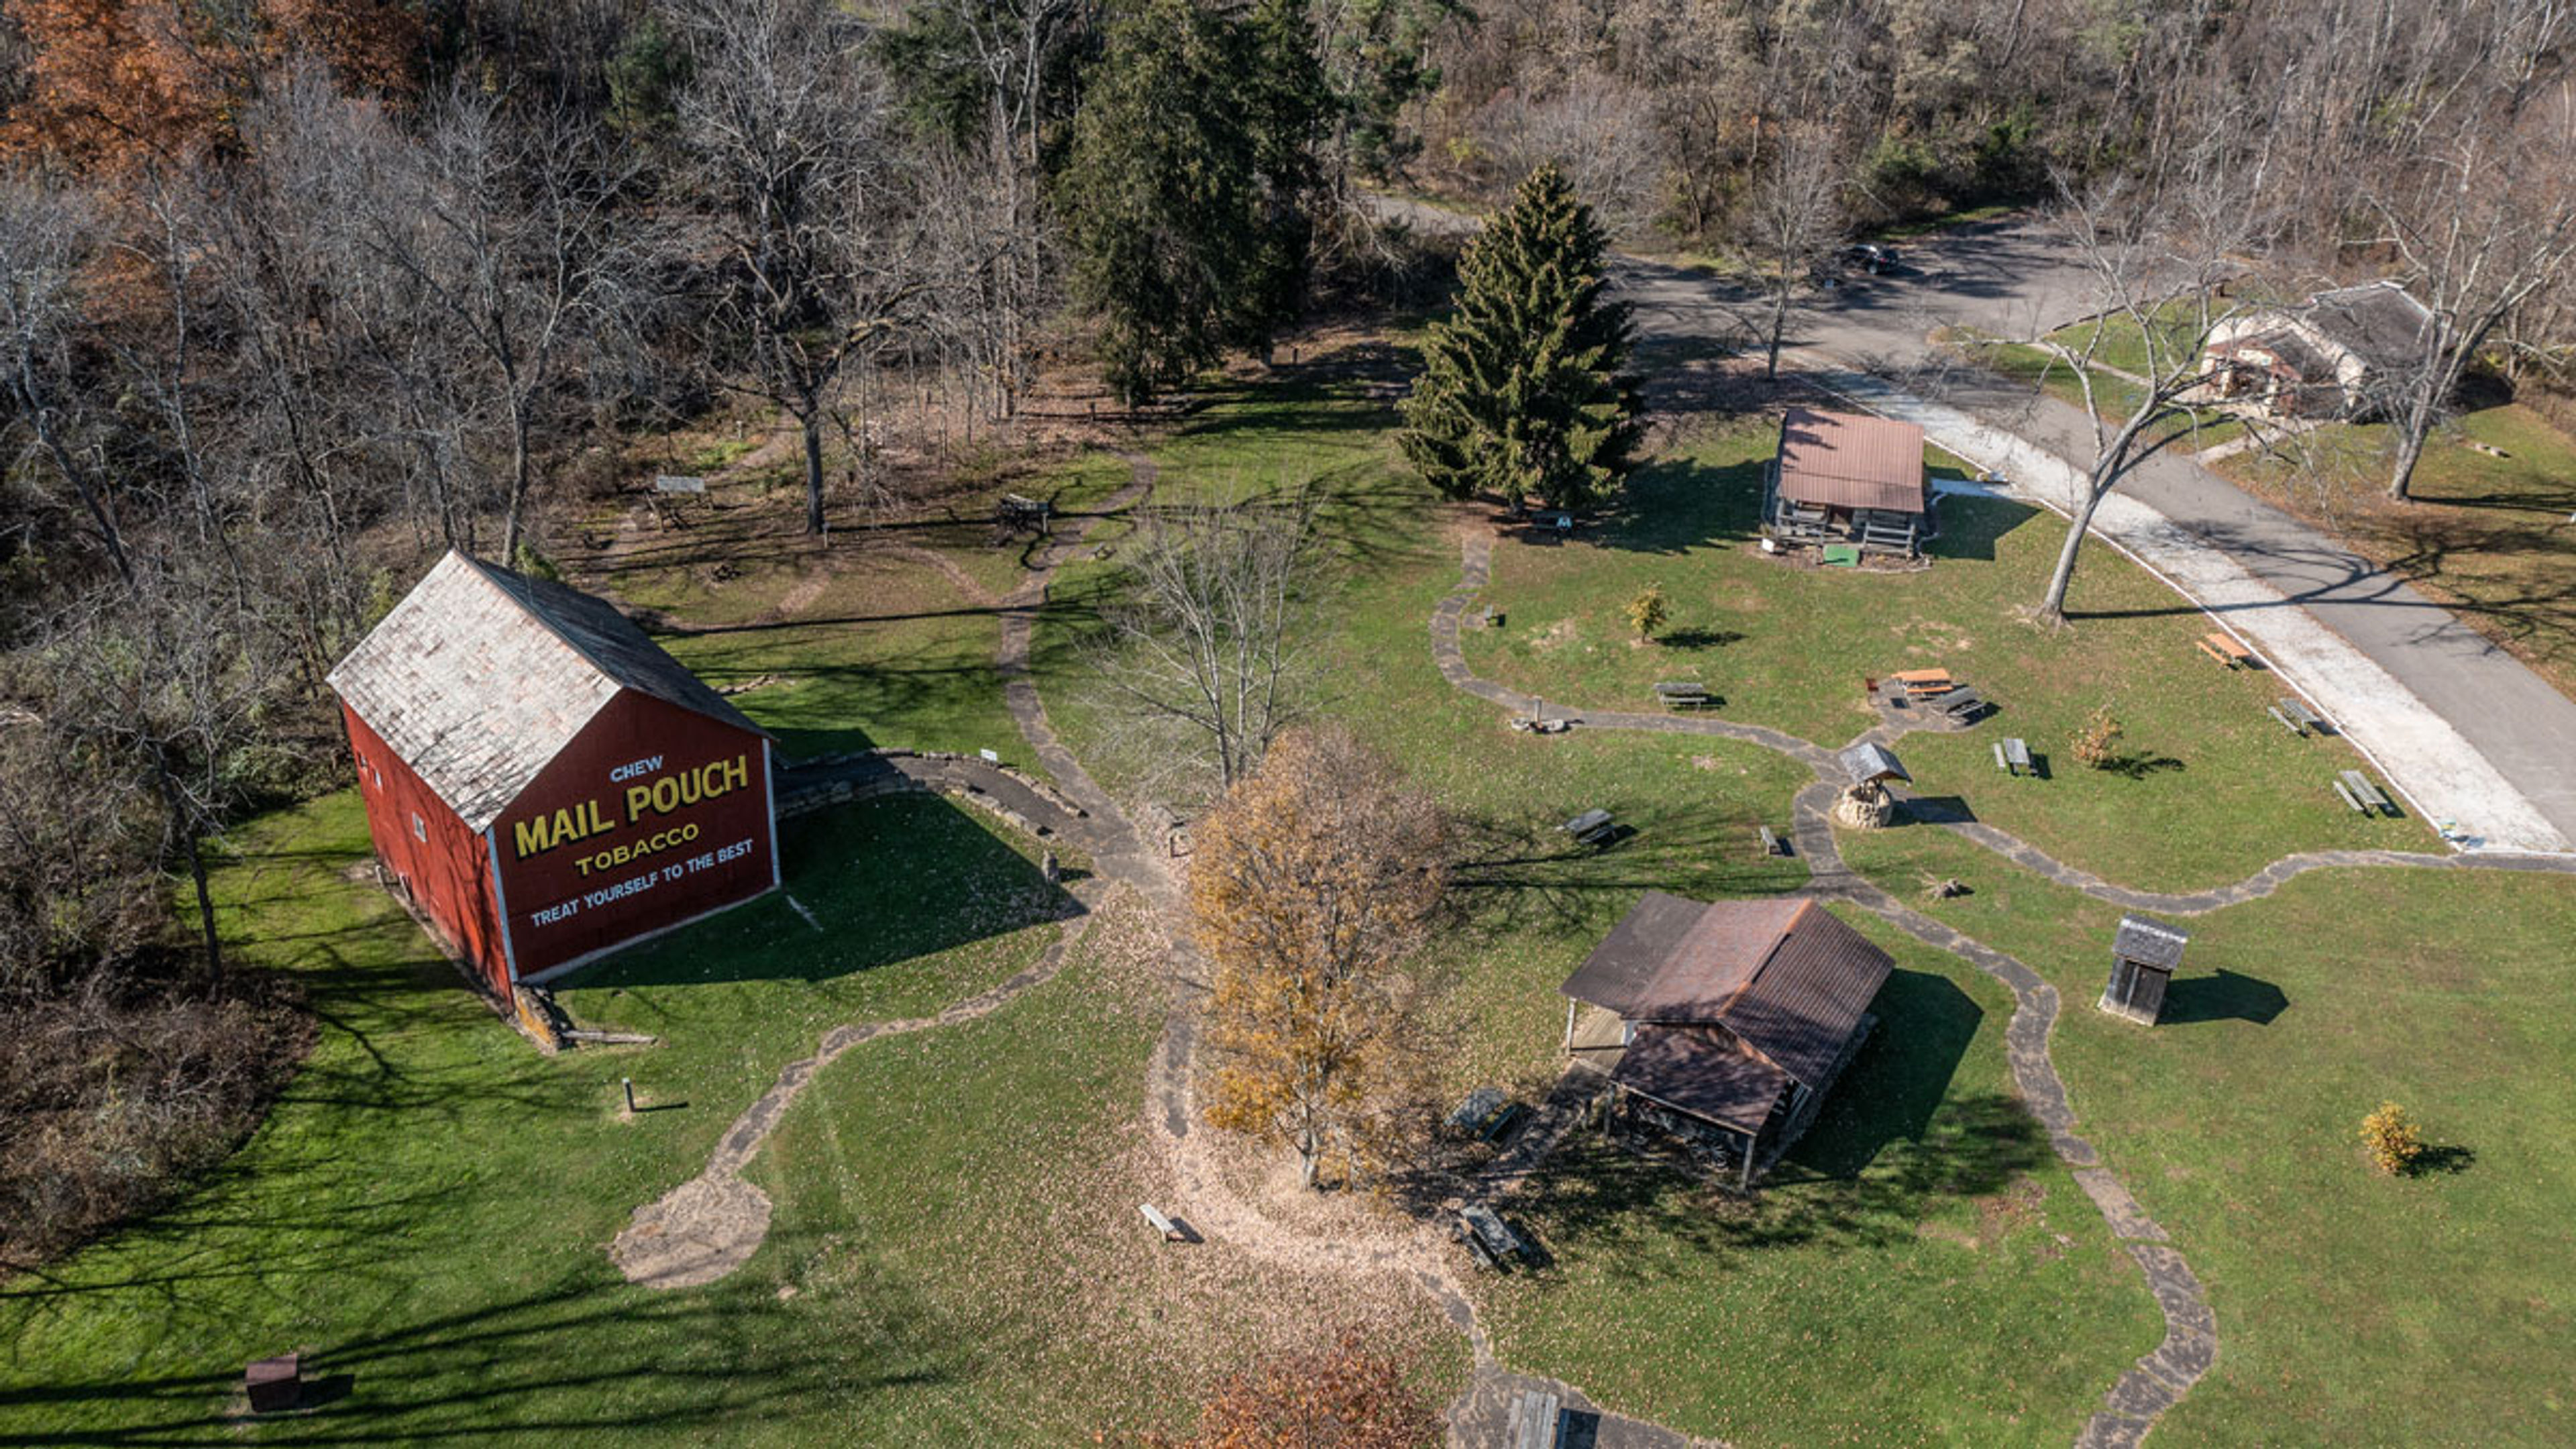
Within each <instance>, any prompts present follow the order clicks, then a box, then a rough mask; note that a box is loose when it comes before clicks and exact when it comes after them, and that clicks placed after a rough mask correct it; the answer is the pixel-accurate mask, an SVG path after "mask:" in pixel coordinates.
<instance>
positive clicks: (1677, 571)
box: [1465, 426, 2431, 890]
mask: <svg viewBox="0 0 2576 1449" xmlns="http://www.w3.org/2000/svg"><path fill="white" fill-rule="evenodd" d="M1769 439H1770V432H1769V430H1768V429H1767V428H1764V427H1761V426H1750V427H1743V428H1739V429H1735V430H1732V431H1729V432H1726V433H1724V434H1721V435H1720V436H1717V437H1715V438H1713V439H1710V440H1708V441H1706V442H1704V443H1702V444H1700V445H1698V446H1696V447H1694V448H1693V449H1691V450H1690V451H1689V452H1688V453H1686V454H1684V455H1682V456H1679V457H1674V458H1668V459H1664V460H1660V461H1658V462H1657V463H1656V464H1655V465H1654V466H1653V467H1651V468H1648V469H1646V470H1644V471H1642V472H1641V473H1639V474H1638V475H1637V477H1636V478H1634V479H1633V480H1632V481H1631V484H1630V503H1629V505H1628V507H1627V508H1626V509H1625V510H1623V512H1622V513H1621V514H1620V515H1619V516H1618V517H1617V518H1615V519H1613V520H1611V521H1610V522H1609V523H1608V524H1607V525H1606V526H1603V527H1601V528H1599V529H1597V530H1594V531H1592V532H1591V533H1589V534H1588V535H1578V536H1577V538H1576V539H1575V540H1574V541H1573V542H1570V543H1557V542H1553V541H1542V542H1524V541H1519V540H1516V539H1510V538H1506V539H1505V540H1503V541H1501V542H1498V543H1497V544H1496V546H1495V564H1494V574H1495V582H1494V585H1493V587H1492V588H1491V589H1490V590H1488V592H1487V595H1486V598H1487V601H1488V602H1490V603H1491V604H1492V605H1493V606H1494V607H1496V608H1498V609H1501V610H1502V611H1503V615H1504V620H1503V626H1502V627H1501V628H1500V629H1495V630H1484V629H1470V630H1469V631H1468V632H1467V634H1466V636H1465V644H1466V650H1467V658H1468V662H1469V663H1470V664H1471V665H1472V666H1473V667H1474V668H1475V670H1476V672H1477V673H1479V674H1481V675H1484V676H1486V677H1488V678H1492V679H1498V680H1501V681H1503V682H1505V683H1507V684H1510V685H1512V686H1514V687H1516V688H1519V689H1522V690H1525V691H1528V692H1530V693H1534V694H1537V695H1540V696H1541V697H1543V698H1546V699H1548V700H1551V701H1555V702H1561V703H1562V704H1563V705H1565V706H1566V707H1567V708H1569V709H1572V710H1575V711H1577V712H1579V711H1580V710H1581V709H1583V708H1586V707H1593V708H1610V709H1626V710H1651V709H1653V707H1654V698H1653V692H1652V686H1653V685H1654V683H1655V682H1656V681H1658V680H1666V679H1695V680H1700V681H1703V682H1705V683H1706V684H1707V685H1708V686H1709V688H1710V690H1711V691H1712V692H1713V693H1715V694H1718V695H1721V696H1723V698H1724V705H1723V708H1722V710H1721V711H1720V714H1721V715H1722V717H1724V718H1727V719H1733V720H1741V721H1746V722H1749V723H1755V724H1765V725H1770V726H1773V727H1774V728H1778V729H1785V730H1788V731H1789V732H1791V733H1793V734H1797V735H1800V736H1803V737H1805V738H1807V739H1811V740H1814V741H1816V742H1817V743H1819V744H1824V745H1827V746H1830V747H1837V748H1838V747H1840V746H1841V745H1842V744H1844V743H1845V742H1847V741H1849V740H1850V739H1851V738H1852V737H1853V736H1855V735H1857V734H1859V733H1860V732H1861V731H1862V730H1864V729H1867V728H1869V726H1870V725H1871V724H1872V723H1873V722H1874V721H1875V719H1876V716H1875V715H1874V714H1872V713H1871V712H1870V711H1869V709H1868V707H1867V705H1866V704H1865V703H1864V701H1863V696H1862V694H1861V688H1860V683H1861V680H1862V679H1863V678H1864V677H1881V678H1883V677H1885V676H1887V675H1889V674H1891V673H1894V672H1896V671H1897V670H1900V669H1916V668H1925V667H1932V666H1939V667H1942V668H1947V669H1949V670H1951V671H1952V672H1953V673H1954V674H1956V675H1958V676H1959V677H1961V678H1963V679H1967V680H1969V681H1971V682H1973V683H1974V684H1975V685H1976V686H1977V688H1978V689H1979V691H1980V692H1981V693H1983V694H1984V695H1985V696H1986V698H1988V699H1989V700H1992V701H1993V702H1994V703H1995V704H1996V705H1997V706H1998V712H1997V713H1996V714H1994V715H1993V716H1991V717H1989V718H1988V719H1987V720H1986V721H1985V722H1983V723H1981V724H1979V725H1977V726H1976V727H1975V728H1974V729H1973V730H1969V731H1966V732H1964V733H1958V734H1947V735H1935V734H1916V735H1909V736H1908V737H1906V738H1905V739H1903V740H1900V741H1899V742H1898V744H1897V746H1896V749H1897V753H1898V755H1899V757H1900V758H1902V759H1903V760H1904V761H1905V763H1906V765H1907V767H1908V768H1909V769H1910V770H1912V772H1913V773H1914V775H1915V777H1916V785H1917V788H1918V789H1919V790H1920V791H1921V792H1922V793H1924V794H1926V795H1930V796H1938V797H1944V798H1947V799H1952V800H1954V801H1955V802H1957V803H1960V804H1963V805H1964V806H1965V808H1966V809H1968V810H1969V811H1970V812H1972V813H1973V814H1974V815H1975V816H1976V817H1977V818H1979V819H1983V820H1986V821H1988V822H1990V823H1992V824H1994V825H1996V826H1998V827H2000V828H2002V829H2004V830H2008V831H2011V832H2012V833H2014V834H2016V835H2020V836H2022V837H2023V838H2025V839H2027V840H2029V841H2031V842H2032V843H2033V844H2035V845H2038V846H2039V847H2040V848H2042V849H2043V850H2046V851H2048V852H2049V853H2051V854H2053V855H2055V856H2057V857H2059V858H2060V859H2063V860H2066V861H2068V862H2070V863H2072V864H2075V865H2078V866H2080V867H2082V868H2084V869H2087V870H2091V871H2094V872H2096V873H2097V874H2100V875H2102V876H2104V877H2107V878H2109V879H2112V880H2116V881H2119V882H2121V883H2123V884H2127V885H2134V886H2138V887H2140V888H2143V889H2151V890H2163V889H2191V888H2196V887H2201V886H2209V885H2215V884H2218V883H2220V882H2222V881H2227V880H2234V879H2236V878H2238V877H2241V876H2244V875H2247V874H2250V873H2252V872H2253V871H2255V870H2257V869H2259V868H2260V867H2261V866H2262V865H2263V864H2264V863H2266V862H2268V861H2270V860H2272V859H2273V858H2275V857H2277V856H2280V855H2284V854H2287V853H2289V852H2291V851H2295V850H2305V849H2318V848H2326V847H2338V846H2356V847H2377V846H2391V847H2397V846H2405V847H2421V846H2424V845H2427V844H2429V843H2430V842H2431V834H2430V831H2429V830H2428V829H2426V828H2425V827H2424V826H2423V825H2422V824H2420V823H2418V822H2414V821H2387V820H2372V821H2361V820H2356V819H2355V818H2353V816H2352V814H2351V812H2350V811H2349V810H2347V809H2345V808H2344V807H2343V805H2342V804H2341V802H2339V801H2338V800H2337V799H2336V798H2335V796H2334V794H2333V792H2332V790H2331V788H2330V786H2329V781H2331V780H2332V778H2333V775H2334V772H2335V770H2337V769H2339V768H2346V767H2350V766H2352V765H2354V764H2356V763H2357V761H2356V760H2355V759H2354V758H2353V756H2352V754H2351V752H2350V750H2349V749H2347V748H2346V747H2345V746H2344V745H2342V744H2341V743H2340V742H2337V741H2318V740H2301V739H2298V738H2295V737H2293V736H2292V735H2290V734H2289V733H2288V732H2287V731H2285V730H2283V729H2282V728H2281V727H2280V726H2279V725H2278V724H2277V723H2275V722H2274V721H2273V720H2272V719H2271V717H2270V716H2269V715H2267V714H2266V713H2265V712H2264V710H2265V707H2266V706H2268V705H2269V704H2270V703H2271V702H2272V700H2273V699H2274V698H2276V697H2277V696H2278V695H2279V694H2280V692H2281V691H2280V687H2279V683H2278V681H2277V680H2275V679H2273V678H2272V677H2271V676H2270V675H2268V674H2265V673H2261V672H2257V671H2245V672H2230V671H2227V670H2224V669H2221V668H2219V667H2218V666H2216V665H2215V664H2212V663H2211V662H2210V661H2209V660H2208V659H2206V658H2205V657H2203V656H2202V655H2201V654H2200V653H2199V652H2198V651H2197V650H2196V649H2194V648H2193V646H2192V641H2193V640H2194V639H2195V638H2196V637H2197V636H2199V635H2200V634H2203V633H2206V632H2207V631H2208V629H2209V627H2210V626H2209V623H2208V620H2207V619H2206V618H2205V617H2203V616H2202V615H2201V614H2200V613H2199V612H2198V611H2197V610H2196V609H2193V608H2192V607H2191V606H2190V605H2189V604H2188V603H2186V602H2185V601H2183V600H2181V599H2179V598H2177V597H2175V596H2174V594H2173V593H2172V592H2171V591H2170V590H2168V589H2167V588H2165V586H2164V585H2163V584H2161V583H2159V582H2157V581H2156V580H2155V579H2154V578H2153V577H2151V576H2150V575H2148V574H2146V573H2144V572H2142V571H2141V570H2139V569H2137V568H2135V567H2134V566H2132V565H2131V564H2129V563H2128V562H2127V561H2126V560H2125V559H2123V558H2121V557H2120V556H2119V555H2118V554H2116V553H2113V552H2111V551H2110V550H2107V549H2095V550H2093V551H2091V552H2090V553H2088V554H2087V555H2086V558H2085V561H2084V562H2083V564H2082V565H2081V566H2080V567H2079V569H2078V570H2077V573H2076V578H2075V586H2074V589H2073V591H2072V592H2071V593H2070V595H2069V597H2068V606H2069V610H2070V613H2071V614H2072V615H2073V616H2074V617H2075V619H2076V623H2075V625H2074V627H2072V628H2071V629H2067V630H2064V631H2060V632H2053V633H2052V632H2049V631H2045V630H2042V629H2039V628H2037V627H2035V626H2033V625H2031V624H2029V623H2027V622H2025V620H2024V618H2023V616H2022V614H2021V611H2022V610H2023V609H2025V608H2027V606H2028V605H2030V604H2031V603H2032V602H2034V601H2036V600H2037V599H2038V597H2039V595H2040V592H2041V589H2042V586H2043V585H2044V584H2045V582H2046V580H2047V576H2048V570H2049V568H2050V567H2051V565H2052V564H2053V563H2054V562H2055V558H2056V553H2057V548H2058V545H2059V543H2060V542H2061V541H2062V540H2063V539H2064V537H2065V532H2064V528H2065V525H2064V524H2063V523H2062V522H2061V521H2060V520H2058V519H2057V518H2056V517H2055V516H2054V515H2051V514H2046V513H2042V512H2039V511H2037V510H2035V509H2032V508H2029V507H2027V506H2025V505H2021V504H2016V503H2008V502H2002V501H1996V500H1986V499H1976V498H1969V497H1964V496H1953V497H1950V498H1947V499H1945V500H1943V502H1942V504H1941V519H1942V536H1941V537H1940V538H1939V539H1938V540H1937V541H1936V542H1935V543H1934V544H1933V546H1932V549H1931V552H1932V555H1933V557H1934V560H1935V561H1934V563H1933V566H1932V567H1931V568H1930V569H1928V570H1925V571H1922V572H1919V573H1879V572H1868V571H1860V570H1848V569H1808V568H1800V567H1793V566H1791V565H1788V564H1786V563H1784V562H1782V561H1781V560H1779V559H1776V558H1772V557H1767V556H1765V555H1763V554H1762V553H1761V552H1760V551H1759V549H1758V548H1757V547H1755V544H1754V534H1755V531H1756V529H1755V525H1756V522H1757V518H1758V510H1759V503H1760V497H1761V468H1762V462H1763V460H1764V458H1765V457H1766V456H1767V454H1768V452H1769V450H1770V447H1771V444H1770V441H1769ZM1649 582H1659V583H1661V584H1662V585H1663V586H1664V591H1665V594H1666V596H1667V597H1668V599H1669V600H1670V602H1671V606H1672V620H1671V622H1670V623H1669V624H1668V625H1667V626H1666V627H1665V629H1664V630H1663V631H1662V633H1661V634H1660V635H1659V636H1658V638H1657V639H1656V640H1655V641H1653V642H1650V643H1643V644H1640V643H1638V642H1637V640H1636V635H1635V630H1634V629H1633V628H1632V627H1631V626H1630V625H1629V624H1628V622H1627V621H1626V619H1625V618H1624V617H1622V615H1621V613H1620V608H1621V606H1622V605H1623V604H1624V603H1625V602H1626V601H1627V600H1628V599H1629V598H1631V597H1632V596H1634V595H1635V594H1636V593H1637V592H1638V590H1640V589H1641V588H1643V587H1644V586H1645V585H1646V584H1647V583H1649ZM2103 705H2108V706H2109V707H2110V709H2111V711H2112V713H2113V715H2114V716H2115V717H2116V718H2117V719H2118V720H2119V721H2120V722H2121V723H2122V725H2123V727H2124V729H2125V730H2126V743H2127V748H2128V751H2129V756H2128V758H2126V759H2125V760H2124V761H2123V762H2122V763H2121V766H2120V767H2119V768H2118V769H2113V770H2091V769H2086V768H2083V767H2082V766H2080V765H2078V764H2077V763H2076V762H2075V761H2074V759H2073V757H2072V755H2071V754H2070V753H2069V745H2070V742H2071V740H2072V739H2073V737H2074V735H2075V733H2076V732H2077V731H2078V730H2079V729H2080V728H2081V727H2082V725H2083V723H2084V721H2085V719H2086V717H2087V716H2089V715H2090V714H2091V713H2092V712H2093V710H2094V709H2096V708H2097V707H2100V706H2103ZM1479 707H1480V708H1488V709H1489V708H1490V706H1483V705H1481V704H1479ZM2007 734H2009V735H2018V736H2020V737H2022V738H2024V739H2026V740H2028V741H2030V745H2031V748H2032V750H2033V751H2034V752H2035V753H2037V754H2040V755H2043V756H2047V757H2049V765H2050V770H2049V778H2047V779H2044V780H2034V779H2027V778H2024V779H2018V780H2016V779H2010V778H2007V777H2006V776H2005V775H2004V774H2003V773H2002V772H2000V771H1998V770H1996V769H1995V767H1994V760H1993V753H1992V747H1993V744H1994V742H1995V741H1997V740H1999V739H2001V738H2002V737H2003V736H2005V735H2007Z"/></svg>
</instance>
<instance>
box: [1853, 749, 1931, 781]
mask: <svg viewBox="0 0 2576 1449" xmlns="http://www.w3.org/2000/svg"><path fill="white" fill-rule="evenodd" d="M1842 765H1843V773H1844V774H1846V775H1849V776H1851V777H1852V782H1853V783H1854V784H1860V783H1864V782H1867V781H1870V780H1904V781H1908V782H1911V781H1912V780H1913V779H1914V777H1913V776H1912V775H1909V774H1907V773H1905V765H1904V764H1903V762H1901V761H1899V760H1898V759H1897V758H1896V752H1895V751H1894V750H1891V749H1889V748H1888V747H1887V746H1885V745H1882V744H1878V743H1876V742H1874V741H1864V742H1863V743H1860V744H1857V745H1854V746H1852V747H1851V748H1850V749H1848V750H1845V751H1843V753H1842Z"/></svg>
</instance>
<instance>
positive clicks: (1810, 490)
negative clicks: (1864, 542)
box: [1779, 408, 1930, 513]
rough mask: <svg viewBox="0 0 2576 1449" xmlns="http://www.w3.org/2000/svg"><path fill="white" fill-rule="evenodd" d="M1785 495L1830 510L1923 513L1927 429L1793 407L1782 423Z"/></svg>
mask: <svg viewBox="0 0 2576 1449" xmlns="http://www.w3.org/2000/svg"><path fill="white" fill-rule="evenodd" d="M1779 489H1780V496H1781V497H1783V498H1786V499H1789V500H1791V501H1792V502H1797V503H1815V504H1821V505H1823V506H1825V507H1827V508H1875V509H1883V510H1885V511H1887V512H1890V513H1921V512H1924V511H1925V510H1926V509H1927V508H1928V507H1929V506H1930V505H1929V504H1928V503H1927V502H1926V498H1927V496H1928V495H1927V491H1926V489H1925V485H1924V481H1923V430H1922V429H1921V428H1920V427H1917V426H1915V425H1914V424H1912V423H1901V422H1898V421H1897V420H1895V419H1894V418H1874V417H1870V416H1868V415H1866V414H1863V413H1826V412H1818V411H1816V410H1815V409H1813V408H1791V409H1789V411H1788V412H1787V413H1786V414H1784V415H1783V416H1782V417H1781V419H1780V471H1779Z"/></svg>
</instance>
